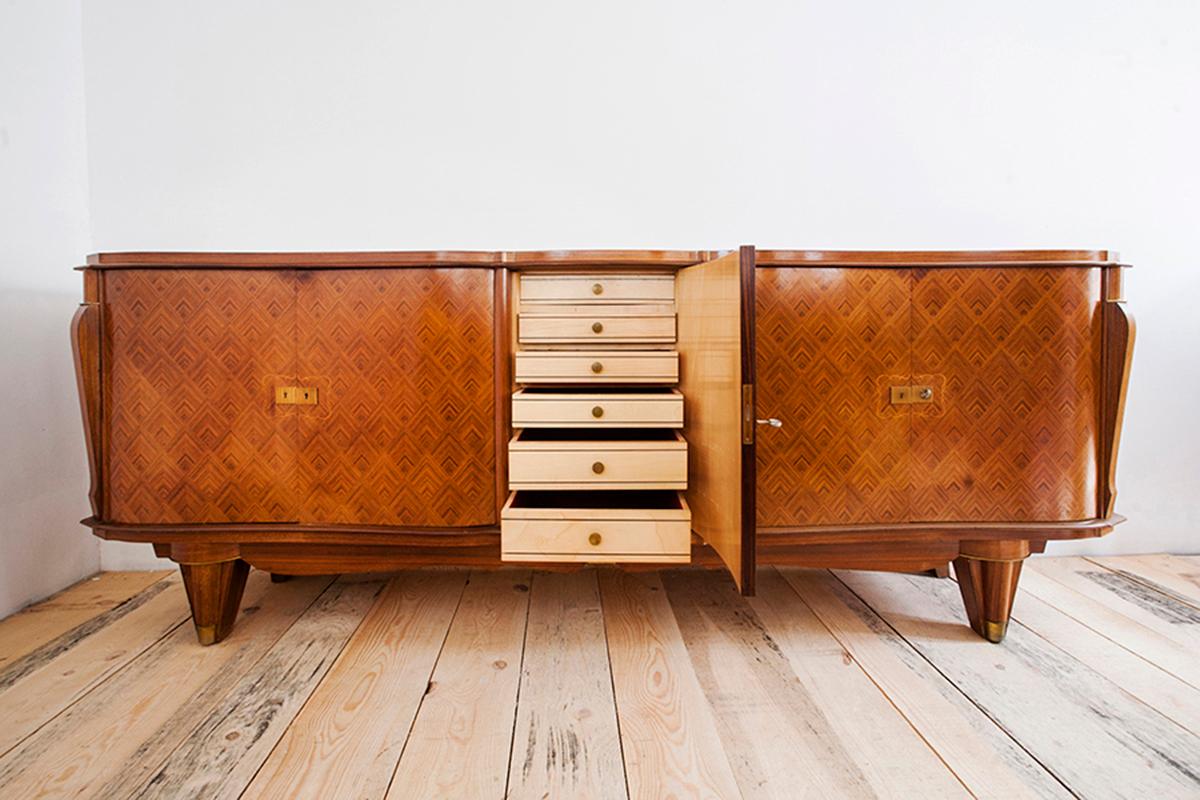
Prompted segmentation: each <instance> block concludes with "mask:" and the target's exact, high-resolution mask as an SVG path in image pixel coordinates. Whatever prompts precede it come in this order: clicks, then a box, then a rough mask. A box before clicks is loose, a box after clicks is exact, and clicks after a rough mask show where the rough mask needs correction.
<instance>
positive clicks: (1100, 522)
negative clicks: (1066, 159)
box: [72, 247, 1134, 644]
mask: <svg viewBox="0 0 1200 800" xmlns="http://www.w3.org/2000/svg"><path fill="white" fill-rule="evenodd" d="M1123 266H1124V265H1122V264H1121V263H1120V262H1119V260H1118V259H1117V258H1116V256H1115V255H1113V254H1111V253H1108V252H1106V251H995V252H830V251H756V250H755V249H754V248H752V247H742V248H740V249H737V250H733V251H720V252H709V251H554V252H521V253H514V252H398V253H278V254H271V253H103V254H99V255H94V256H91V257H89V259H88V263H87V265H86V266H84V267H81V270H82V271H83V277H84V302H83V304H82V305H81V306H80V308H79V311H78V312H77V313H76V316H75V319H74V321H73V323H72V342H73V345H74V352H75V363H76V369H77V374H78V380H79V392H80V398H81V404H82V409H83V419H84V430H85V436H86V443H87V452H88V459H89V464H90V467H91V475H92V482H91V490H90V499H91V505H92V516H91V517H89V518H88V519H86V520H84V524H85V525H88V526H90V527H91V528H92V529H93V531H94V532H95V533H96V535H98V536H100V537H103V538H108V539H118V540H124V541H134V542H146V543H151V544H153V546H154V548H155V550H156V552H158V553H159V554H160V555H163V556H166V557H169V558H171V559H172V560H174V561H176V562H177V563H179V564H180V568H181V571H182V573H183V577H184V581H185V584H186V587H187V591H188V597H189V601H190V602H191V605H192V612H193V618H194V622H195V625H196V630H197V634H198V637H199V639H200V641H201V642H202V643H206V644H209V643H213V642H216V641H219V640H220V639H221V638H223V637H224V636H225V635H227V634H228V632H229V630H230V629H231V627H232V624H233V620H234V619H235V617H236V614H237V610H238V604H239V602H240V598H241V592H242V587H243V585H244V583H245V579H246V575H247V573H248V570H249V567H250V566H254V567H256V568H260V569H264V570H268V571H270V572H272V573H273V574H275V575H278V576H286V575H297V574H322V573H336V572H346V571H356V570H357V571H362V570H372V571H375V570H386V569H396V568H400V567H405V566H412V565H461V566H472V567H488V566H498V565H499V564H500V563H501V562H502V560H507V561H513V560H514V559H515V560H520V559H523V558H528V561H529V562H530V563H538V564H539V565H540V566H542V567H545V566H546V565H547V563H549V564H550V565H553V564H554V563H555V562H556V561H557V562H561V563H562V564H563V568H566V564H568V563H571V564H577V563H579V562H581V561H582V562H587V561H589V560H592V561H597V562H606V563H611V562H614V561H615V562H617V563H626V562H627V563H631V564H632V563H641V562H646V563H678V562H679V561H684V562H688V561H690V562H691V563H693V564H697V565H702V566H723V567H724V568H726V569H728V570H729V572H730V573H731V575H732V577H733V579H734V583H735V584H736V585H737V586H738V587H740V588H741V590H742V591H743V592H746V593H752V592H753V588H754V575H755V570H756V567H757V565H759V564H793V565H804V566H813V567H840V568H849V569H888V570H902V571H924V570H929V569H940V568H943V567H945V566H946V565H947V564H948V563H949V562H954V564H955V570H956V573H957V577H958V582H959V587H960V589H961V591H962V595H963V601H964V605H965V608H966V612H967V617H968V619H969V621H970V624H971V626H972V627H973V628H974V629H975V630H976V631H977V632H978V633H979V634H980V635H982V636H984V637H986V638H987V639H989V640H992V641H999V640H1000V639H1002V638H1003V636H1004V631H1005V627H1006V625H1007V622H1008V618H1009V614H1010V612H1011V608H1012V603H1013V597H1014V595H1015V591H1016V585H1017V580H1018V577H1019V574H1020V567H1021V563H1022V561H1023V559H1024V558H1025V557H1027V556H1028V555H1029V554H1030V553H1033V552H1041V551H1042V550H1043V549H1044V548H1045V545H1046V542H1047V541H1049V540H1052V539H1063V538H1077V537H1086V536H1098V535H1102V534H1105V533H1107V532H1109V531H1110V530H1111V529H1112V527H1113V526H1114V525H1115V524H1117V523H1118V522H1120V521H1121V517H1119V516H1118V515H1116V514H1115V513H1114V500H1115V496H1116V490H1115V482H1114V476H1115V465H1116V455H1117V444H1118V441H1119V436H1120V428H1121V418H1122V413H1123V407H1124V398H1125V390H1126V385H1127V382H1128V376H1129V365H1130V358H1131V354H1132V346H1133V332H1134V328H1133V323H1132V319H1131V318H1130V317H1129V316H1128V315H1127V314H1126V313H1125V311H1124V308H1123V301H1124V297H1123V291H1122V280H1121V275H1122V268H1123ZM523 285H524V289H523V288H522V286H523ZM605 409H607V412H606V411H605ZM589 411H590V414H589ZM514 413H515V414H516V425H514V416H513V415H514ZM605 413H607V416H603V415H604V414H605ZM592 415H595V416H592ZM622 415H625V416H622ZM622 420H624V421H622ZM564 428H565V429H564ZM510 441H511V442H512V443H513V458H514V459H515V460H514V461H513V464H514V470H516V469H517V468H518V466H519V468H520V472H519V474H518V473H514V476H513V480H512V481H511V482H510V480H509V475H508V465H509V457H510V456H509V444H510ZM639 454H640V455H639ZM685 454H686V458H685ZM546 459H555V460H553V461H551V460H546ZM606 461H607V464H608V466H607V469H608V471H607V472H605V469H606V464H605V462H606ZM685 463H686V469H685V467H684V464H685ZM552 465H553V466H552ZM589 465H590V470H589V469H587V467H588V466H589ZM562 470H568V471H569V470H575V471H574V472H570V473H569V475H570V476H573V477H568V473H566V472H561V471H562ZM656 470H657V471H656ZM658 471H661V473H662V474H659V472H658ZM685 472H686V474H685ZM593 473H594V474H593ZM560 475H561V477H560ZM559 484H561V485H562V486H563V487H564V488H566V489H570V490H571V491H569V492H564V493H560V494H554V493H553V491H546V490H553V489H555V488H556V486H557V485H559ZM640 486H646V487H650V489H648V490H640V489H639V487H640ZM510 489H511V490H512V491H510ZM667 490H671V491H667ZM656 492H657V493H656ZM676 497H677V498H678V499H673V498H676ZM663 503H666V505H665V506H664V505H662V504H663ZM560 506H561V507H560ZM509 517H512V518H514V519H513V520H512V524H513V528H512V532H511V533H512V535H513V536H514V537H516V536H519V537H520V538H519V539H518V538H514V539H513V541H514V542H516V543H517V545H514V546H515V547H517V548H518V549H517V550H515V551H512V552H509V551H510V550H512V547H510V548H509V549H508V550H504V551H503V552H502V546H501V540H502V529H503V530H505V531H507V528H504V526H505V525H507V524H508V522H506V520H508V519H509ZM518 518H519V519H518ZM554 519H558V520H562V522H560V523H554V524H548V523H547V522H546V521H547V520H554ZM597 519H600V520H606V519H607V520H610V523H609V524H610V526H612V527H613V530H614V531H615V532H616V534H615V535H616V539H615V540H614V538H613V535H609V538H608V539H605V538H604V537H602V536H601V534H600V533H599V532H597V531H594V530H593V531H592V532H591V534H590V535H589V534H588V531H589V530H592V528H598V527H599V526H600V523H598V522H594V520H597ZM621 519H625V520H629V521H627V522H624V523H617V524H614V523H611V520H621ZM538 520H542V521H541V522H538ZM638 520H642V521H640V522H639V521H638ZM652 520H659V522H652ZM681 520H682V522H681ZM680 524H683V525H685V527H684V528H683V532H684V533H686V531H687V527H688V526H690V528H691V530H692V542H691V553H690V556H689V555H688V554H687V553H686V549H687V546H686V542H683V544H682V547H683V550H682V551H681V550H680V547H681V545H680V540H678V536H677V535H676V533H674V532H672V533H670V534H669V536H668V534H667V533H666V532H667V531H675V530H676V527H677V526H678V525H680ZM539 526H540V527H539ZM567 534H569V535H570V536H573V537H579V538H578V539H577V540H575V539H572V540H571V541H572V542H576V541H577V543H575V544H571V545H570V547H569V548H568V549H570V553H571V556H570V557H567V556H565V555H563V556H559V555H556V553H558V552H559V551H558V550H557V549H555V548H562V547H563V546H564V545H563V544H562V536H564V535H567ZM655 537H663V541H666V539H667V538H670V540H671V544H670V552H666V551H661V552H660V551H659V548H661V547H666V546H667V545H665V544H661V543H659V541H658V539H657V538H655ZM543 542H554V544H541V543H543ZM587 542H591V545H594V546H595V548H596V549H595V551H594V552H593V551H589V549H588V547H589V545H588V544H587ZM602 542H603V544H602ZM540 547H546V548H549V549H547V550H545V551H541V550H539V549H538V548H540ZM522 548H523V549H522ZM589 552H592V553H593V554H592V555H589Z"/></svg>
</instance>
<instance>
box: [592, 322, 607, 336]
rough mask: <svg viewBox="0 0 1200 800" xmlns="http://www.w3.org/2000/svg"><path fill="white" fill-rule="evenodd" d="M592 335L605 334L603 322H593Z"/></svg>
mask: <svg viewBox="0 0 1200 800" xmlns="http://www.w3.org/2000/svg"><path fill="white" fill-rule="evenodd" d="M592 333H604V323H603V322H593V323H592Z"/></svg>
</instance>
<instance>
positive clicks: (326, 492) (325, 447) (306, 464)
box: [297, 269, 496, 526]
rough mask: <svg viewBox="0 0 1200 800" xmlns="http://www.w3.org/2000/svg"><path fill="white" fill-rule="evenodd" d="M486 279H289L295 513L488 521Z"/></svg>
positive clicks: (491, 503)
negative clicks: (293, 303)
mask: <svg viewBox="0 0 1200 800" xmlns="http://www.w3.org/2000/svg"><path fill="white" fill-rule="evenodd" d="M493 279H494V278H493V275H492V273H490V272H487V271H480V270H468V269H410V270H391V271H389V270H349V269H347V270H336V271H315V272H308V273H302V274H301V276H300V278H299V302H298V310H299V311H298V314H299V316H298V323H297V327H298V331H299V334H298V335H299V353H300V356H299V363H298V367H297V375H298V377H299V380H300V382H301V383H302V384H303V385H305V386H315V387H317V390H318V396H319V397H320V398H321V402H320V404H319V405H316V406H309V407H304V408H302V409H301V410H300V411H299V412H298V420H299V428H300V432H299V437H300V447H299V454H300V458H299V485H300V487H301V495H302V498H303V500H302V504H301V508H300V519H301V521H303V522H321V523H344V524H362V525H411V526H472V525H487V524H494V523H495V522H496V516H495V498H494V495H493V492H494V491H495V459H496V450H495V447H496V437H495V425H496V419H495V416H496V415H495V406H494V398H495V393H494V386H493V383H494V363H493V336H494V327H495V326H494V324H493V311H494V309H493V296H494V292H493V287H492V281H493Z"/></svg>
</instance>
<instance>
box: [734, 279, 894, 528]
mask: <svg viewBox="0 0 1200 800" xmlns="http://www.w3.org/2000/svg"><path fill="white" fill-rule="evenodd" d="M756 284H757V286H756V291H757V299H756V305H757V311H758V313H757V321H756V334H757V355H756V359H757V368H758V374H757V382H756V386H757V404H756V405H757V414H758V416H759V417H777V418H779V419H781V420H782V421H783V427H781V428H767V427H765V426H760V429H759V434H758V436H757V441H756V449H757V462H758V481H757V484H758V489H757V495H758V497H757V500H758V514H757V517H758V525H759V526H760V527H792V526H810V525H833V524H851V523H863V522H877V523H888V522H902V521H904V520H906V519H907V518H908V517H909V515H910V513H911V506H910V502H909V481H910V471H911V456H910V441H909V438H910V419H909V417H910V414H909V410H908V409H910V408H911V406H892V405H891V404H890V403H889V401H888V386H889V385H890V384H891V383H892V382H897V383H903V384H907V383H908V382H909V378H908V376H909V373H910V365H911V353H910V349H911V347H910V337H909V318H910V274H909V272H908V271H907V270H903V269H860V270H844V269H838V268H824V267H820V268H817V267H814V268H805V269H797V268H788V267H784V268H772V269H763V268H759V269H758V270H757V280H756Z"/></svg>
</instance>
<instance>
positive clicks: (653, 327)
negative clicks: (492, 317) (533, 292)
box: [517, 313, 675, 347]
mask: <svg viewBox="0 0 1200 800" xmlns="http://www.w3.org/2000/svg"><path fill="white" fill-rule="evenodd" d="M517 340H518V341H519V342H520V343H521V344H529V345H538V344H583V345H587V344H591V345H598V346H601V347H602V346H604V345H610V344H615V343H619V344H668V345H669V344H672V343H674V341H675V315H674V314H648V315H643V316H633V315H629V314H620V315H605V314H587V313H584V314H571V313H563V314H520V315H519V316H518V317H517Z"/></svg>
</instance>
